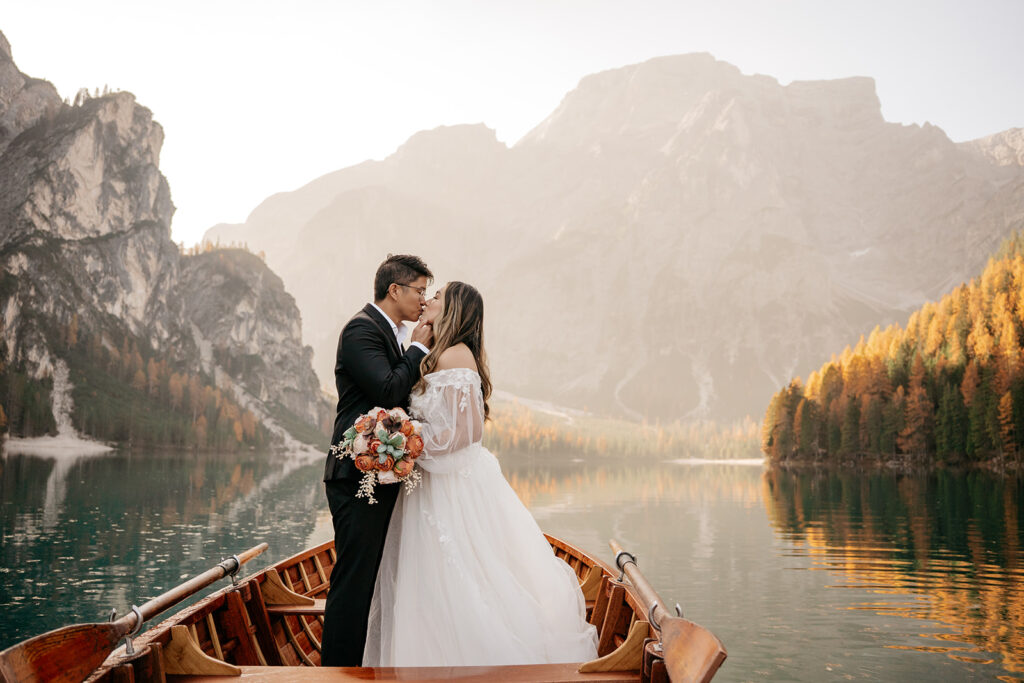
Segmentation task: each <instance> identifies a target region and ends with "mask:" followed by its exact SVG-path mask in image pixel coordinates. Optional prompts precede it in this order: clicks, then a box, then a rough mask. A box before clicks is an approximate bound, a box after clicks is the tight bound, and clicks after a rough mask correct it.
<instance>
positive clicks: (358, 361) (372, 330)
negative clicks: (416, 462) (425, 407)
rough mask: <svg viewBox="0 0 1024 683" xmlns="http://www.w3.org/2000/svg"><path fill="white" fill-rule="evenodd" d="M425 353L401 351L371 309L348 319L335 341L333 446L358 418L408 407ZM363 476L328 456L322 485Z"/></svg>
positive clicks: (381, 318) (388, 328)
mask: <svg viewBox="0 0 1024 683" xmlns="http://www.w3.org/2000/svg"><path fill="white" fill-rule="evenodd" d="M424 355H426V354H424V353H423V350H422V349H420V348H418V347H415V346H410V347H409V349H408V350H406V351H403V350H402V348H401V347H400V346H399V345H398V341H397V340H396V339H395V335H394V333H393V332H392V331H391V325H390V324H389V323H388V321H387V320H386V319H385V318H384V316H383V315H381V314H380V312H379V311H377V309H376V308H374V307H373V306H372V305H371V304H366V306H365V307H363V310H361V311H359V312H358V313H356V314H355V315H354V316H352V319H351V320H349V321H348V323H346V325H345V329H343V330H342V331H341V336H340V337H339V338H338V356H337V361H336V363H335V365H334V381H335V383H336V384H337V387H338V413H337V416H336V417H335V418H334V436H333V437H332V438H331V443H332V444H336V443H338V442H339V441H341V435H342V434H344V433H345V430H347V429H348V428H349V427H351V426H352V425H353V424H354V423H355V421H356V418H357V417H359V416H360V415H361V414H363V413H365V412H367V411H368V410H370V409H371V408H373V407H376V406H380V407H381V408H394V407H396V406H401V407H402V408H406V407H408V405H409V392H410V391H412V387H413V385H414V384H416V382H417V380H419V378H420V361H421V360H423V356H424ZM361 477H362V472H360V471H359V470H357V469H356V466H355V463H354V462H352V459H351V458H345V459H343V460H340V459H338V458H337V457H336V456H333V455H330V454H328V455H327V466H326V467H325V468H324V481H331V480H332V479H355V480H358V479H360V478H361Z"/></svg>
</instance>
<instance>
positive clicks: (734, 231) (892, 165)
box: [208, 54, 1024, 418]
mask: <svg viewBox="0 0 1024 683" xmlns="http://www.w3.org/2000/svg"><path fill="white" fill-rule="evenodd" d="M1010 137H1012V136H1010ZM1013 139H1014V140H1015V139H1016V138H1013ZM1011 147H1012V145H1010V144H1009V143H1007V142H1006V140H1004V139H1002V138H1001V139H1000V140H999V141H998V144H987V145H973V146H972V145H957V144H954V143H953V142H951V141H950V140H949V139H948V137H947V136H946V135H945V134H944V133H943V132H942V131H941V130H940V129H938V128H936V127H934V126H931V125H927V124H926V125H925V126H923V127H922V126H916V125H912V126H904V125H900V124H895V123H889V122H886V121H885V120H884V119H883V118H882V115H881V110H880V103H879V100H878V97H877V95H876V94H875V89H874V83H873V81H872V80H871V79H869V78H850V79H843V80H837V81H822V82H794V83H791V84H789V85H786V86H783V85H780V84H779V83H778V82H777V81H776V80H775V79H773V78H770V77H767V76H746V75H743V74H742V73H740V72H739V70H738V69H736V68H735V67H733V66H731V65H729V64H726V63H723V62H719V61H716V60H715V59H714V58H712V57H711V56H709V55H700V54H697V55H683V56H676V57H665V58H659V59H654V60H651V61H649V62H645V63H643V64H637V65H633V66H628V67H625V68H622V69H615V70H612V71H608V72H604V73H600V74H595V75H592V76H588V77H586V78H584V79H583V80H582V81H581V82H580V84H579V86H578V87H577V88H576V89H575V90H573V91H572V92H570V93H569V94H568V95H567V96H566V97H565V99H564V100H563V101H562V103H561V104H560V105H559V107H558V108H557V109H556V110H555V111H554V112H553V113H552V114H551V116H549V117H548V118H547V119H546V120H545V121H543V122H542V123H541V124H540V125H538V126H537V127H536V128H535V129H534V130H533V131H531V132H530V133H529V134H528V135H526V136H525V137H524V138H523V139H522V140H521V141H519V142H518V143H517V144H516V145H515V146H514V147H512V148H511V149H509V148H506V147H505V146H504V145H501V144H500V143H498V142H497V141H496V140H495V139H494V135H493V133H491V132H490V131H488V130H486V129H484V128H483V127H480V126H456V127H451V128H444V129H438V130H435V131H429V132H424V133H419V134H417V135H416V136H414V137H413V138H412V139H410V140H409V142H408V143H407V144H406V145H404V146H403V147H402V148H401V149H399V150H398V151H397V152H396V153H395V154H394V155H392V156H391V157H389V158H388V159H385V160H384V161H381V162H368V163H365V164H361V165H358V166H354V167H351V168H347V169H343V170H341V171H338V172H336V173H333V174H330V175H327V176H324V177H323V178H320V179H319V180H317V181H314V182H313V183H311V184H310V185H308V186H307V187H304V188H301V189H299V190H297V191H295V192H292V193H283V194H278V195H275V196H273V197H271V198H269V199H268V200H266V201H265V202H264V203H263V204H262V205H260V206H259V207H257V209H256V210H255V211H254V212H253V214H252V215H251V216H250V217H249V219H248V220H247V222H246V223H245V224H243V225H239V226H218V227H217V228H215V229H212V230H211V231H210V233H209V234H208V237H209V238H210V239H216V238H219V239H221V240H222V241H230V240H239V241H245V242H247V243H248V244H249V245H251V246H252V247H253V248H256V249H263V250H265V251H266V254H267V259H268V262H269V263H270V264H271V265H272V266H273V267H274V268H275V270H276V271H277V272H279V273H281V275H282V278H283V279H284V281H285V283H286V285H287V286H288V288H289V289H290V290H291V291H293V292H294V293H295V295H296V299H297V301H298V303H299V307H300V309H302V311H303V313H304V320H305V333H306V338H307V339H310V340H311V341H312V343H313V345H314V348H315V351H316V356H315V365H316V368H317V371H318V372H319V373H321V377H329V371H330V358H331V354H332V350H333V345H334V344H335V343H336V340H337V333H338V330H340V327H341V325H342V324H343V323H344V321H345V319H347V317H348V316H349V315H351V313H352V312H353V311H355V310H357V309H358V308H359V306H360V305H361V304H362V303H363V302H364V301H366V300H367V299H368V298H369V295H370V291H369V290H370V283H371V280H372V272H373V269H374V267H375V266H376V264H377V263H379V262H380V260H382V259H383V257H384V255H385V254H386V253H387V252H389V251H390V252H398V251H411V252H415V253H419V254H421V255H422V256H423V257H424V258H425V259H426V260H427V262H428V263H429V264H430V265H431V267H432V268H433V269H434V271H435V273H436V274H437V275H438V276H439V278H440V279H441V280H442V281H444V280H449V279H461V280H467V281H470V282H473V283H474V284H477V285H478V286H479V287H480V288H481V290H482V291H483V293H484V296H485V299H486V301H487V317H488V321H487V326H486V327H487V335H488V348H489V351H490V354H491V359H492V365H493V368H492V370H493V373H494V378H495V380H496V384H497V386H498V387H500V388H503V389H507V390H509V391H512V392H516V393H520V394H524V395H528V396H533V397H538V398H543V399H547V400H552V401H555V402H558V403H563V404H568V405H573V406H577V407H589V408H591V409H597V410H600V411H607V412H613V413H617V414H625V415H631V416H640V415H645V416H648V417H661V418H671V417H679V416H687V415H689V416H711V417H720V418H723V417H735V416H739V415H743V414H750V415H755V416H759V415H761V414H762V413H763V410H764V406H765V405H766V403H767V401H768V399H769V398H770V396H771V394H772V392H773V391H774V390H775V389H777V388H778V387H780V386H782V385H783V384H784V383H786V382H787V381H788V380H789V378H790V377H792V376H793V375H795V374H806V373H807V372H809V371H810V370H811V369H813V368H816V367H818V366H819V365H820V364H821V362H822V360H823V358H825V357H827V355H828V354H830V353H832V352H833V350H834V349H837V348H839V349H841V348H842V347H843V346H844V345H846V344H848V343H850V344H852V343H855V342H856V340H857V337H858V336H859V335H860V334H867V333H868V332H870V330H871V329H872V328H873V327H874V326H875V325H876V324H881V325H885V324H888V323H890V322H895V321H900V320H903V319H905V317H906V315H908V314H909V312H910V311H911V310H913V309H915V308H917V307H918V306H920V304H921V303H922V302H924V301H926V300H929V299H935V298H937V297H938V296H940V295H941V294H942V293H944V292H946V291H948V290H949V289H950V288H951V287H953V286H954V285H955V284H957V283H958V282H960V281H962V280H964V279H966V278H969V277H970V276H971V275H972V274H974V273H976V272H977V271H978V270H980V267H981V265H982V264H983V263H984V261H985V259H986V258H987V256H988V254H989V253H991V252H992V251H993V250H994V249H995V248H996V246H997V245H998V244H999V242H1000V240H1001V239H1002V238H1003V237H1004V236H1006V235H1007V234H1009V233H1010V232H1012V231H1013V230H1014V229H1016V228H1019V227H1020V226H1021V225H1022V224H1024V172H1022V168H1021V167H1020V166H1019V165H1015V164H1009V163H1005V164H1004V163H1003V162H1002V161H999V160H1000V159H1004V158H1008V156H1009V152H1007V151H1006V150H1008V149H1010V148H1011ZM983 148H984V149H990V150H997V151H994V152H991V153H985V152H984V151H983ZM292 236H298V239H297V240H292V239H291V238H292ZM325 293H328V294H329V296H325Z"/></svg>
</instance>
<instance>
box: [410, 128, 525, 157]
mask: <svg viewBox="0 0 1024 683" xmlns="http://www.w3.org/2000/svg"><path fill="white" fill-rule="evenodd" d="M479 150H487V151H493V152H500V151H504V150H505V145H504V144H502V143H501V142H498V136H497V134H496V133H495V132H494V129H492V128H488V127H487V126H486V125H484V124H483V123H475V124H470V123H466V124H459V125H455V126H438V127H437V128H433V129H431V130H421V131H419V132H418V133H414V134H413V135H412V137H410V138H409V139H408V140H406V141H405V143H403V144H402V146H401V147H399V148H398V149H397V150H395V153H394V154H392V155H391V157H390V158H391V159H395V160H399V159H400V160H402V161H408V160H409V159H416V158H431V157H433V156H434V155H436V154H444V155H448V154H453V153H456V154H458V153H461V152H467V151H468V152H471V153H477V152H478V151H479Z"/></svg>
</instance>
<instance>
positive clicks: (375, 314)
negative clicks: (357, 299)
mask: <svg viewBox="0 0 1024 683" xmlns="http://www.w3.org/2000/svg"><path fill="white" fill-rule="evenodd" d="M363 313H365V314H366V315H368V316H370V320H372V321H373V322H375V323H376V324H377V327H379V328H380V331H381V332H383V333H384V336H385V337H387V338H388V341H389V342H391V350H392V351H394V352H395V353H396V354H398V355H399V356H401V355H402V349H400V348H399V347H398V340H397V339H395V333H394V332H392V331H391V323H389V322H388V321H387V320H386V319H385V318H384V316H382V315H381V314H380V311H378V310H377V309H376V308H374V307H373V305H372V304H366V306H365V307H364V308H363Z"/></svg>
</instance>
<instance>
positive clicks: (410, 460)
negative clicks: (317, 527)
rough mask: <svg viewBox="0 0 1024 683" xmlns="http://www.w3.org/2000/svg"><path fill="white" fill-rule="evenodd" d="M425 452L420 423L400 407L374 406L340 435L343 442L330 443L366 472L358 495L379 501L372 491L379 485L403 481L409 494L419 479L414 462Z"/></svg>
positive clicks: (340, 453)
mask: <svg viewBox="0 0 1024 683" xmlns="http://www.w3.org/2000/svg"><path fill="white" fill-rule="evenodd" d="M422 452H423V437H422V436H421V435H420V423H419V422H417V421H416V420H413V419H411V418H410V417H409V415H408V414H407V413H406V412H405V411H404V410H402V409H401V408H392V409H391V410H385V409H384V408H374V409H373V410H371V411H369V412H368V413H366V414H364V415H360V416H359V417H357V418H356V420H355V422H354V423H353V425H352V426H351V427H349V428H348V429H347V430H346V431H345V433H344V434H342V435H341V441H339V442H338V443H336V444H334V445H333V446H331V453H332V454H333V455H335V456H336V457H338V458H351V459H352V461H353V462H354V463H355V466H356V469H358V470H359V471H360V472H362V473H363V478H362V480H361V481H360V482H359V490H358V491H357V492H356V497H357V498H368V499H369V502H370V503H371V504H373V503H376V502H377V499H376V498H374V497H373V492H374V489H375V487H376V485H377V484H397V483H400V482H402V483H404V484H405V490H406V493H409V492H411V491H412V490H413V489H414V488H416V485H417V484H418V483H419V481H420V473H419V471H418V470H416V468H415V463H414V461H415V460H416V458H418V457H419V456H420V454H421V453H422Z"/></svg>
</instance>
